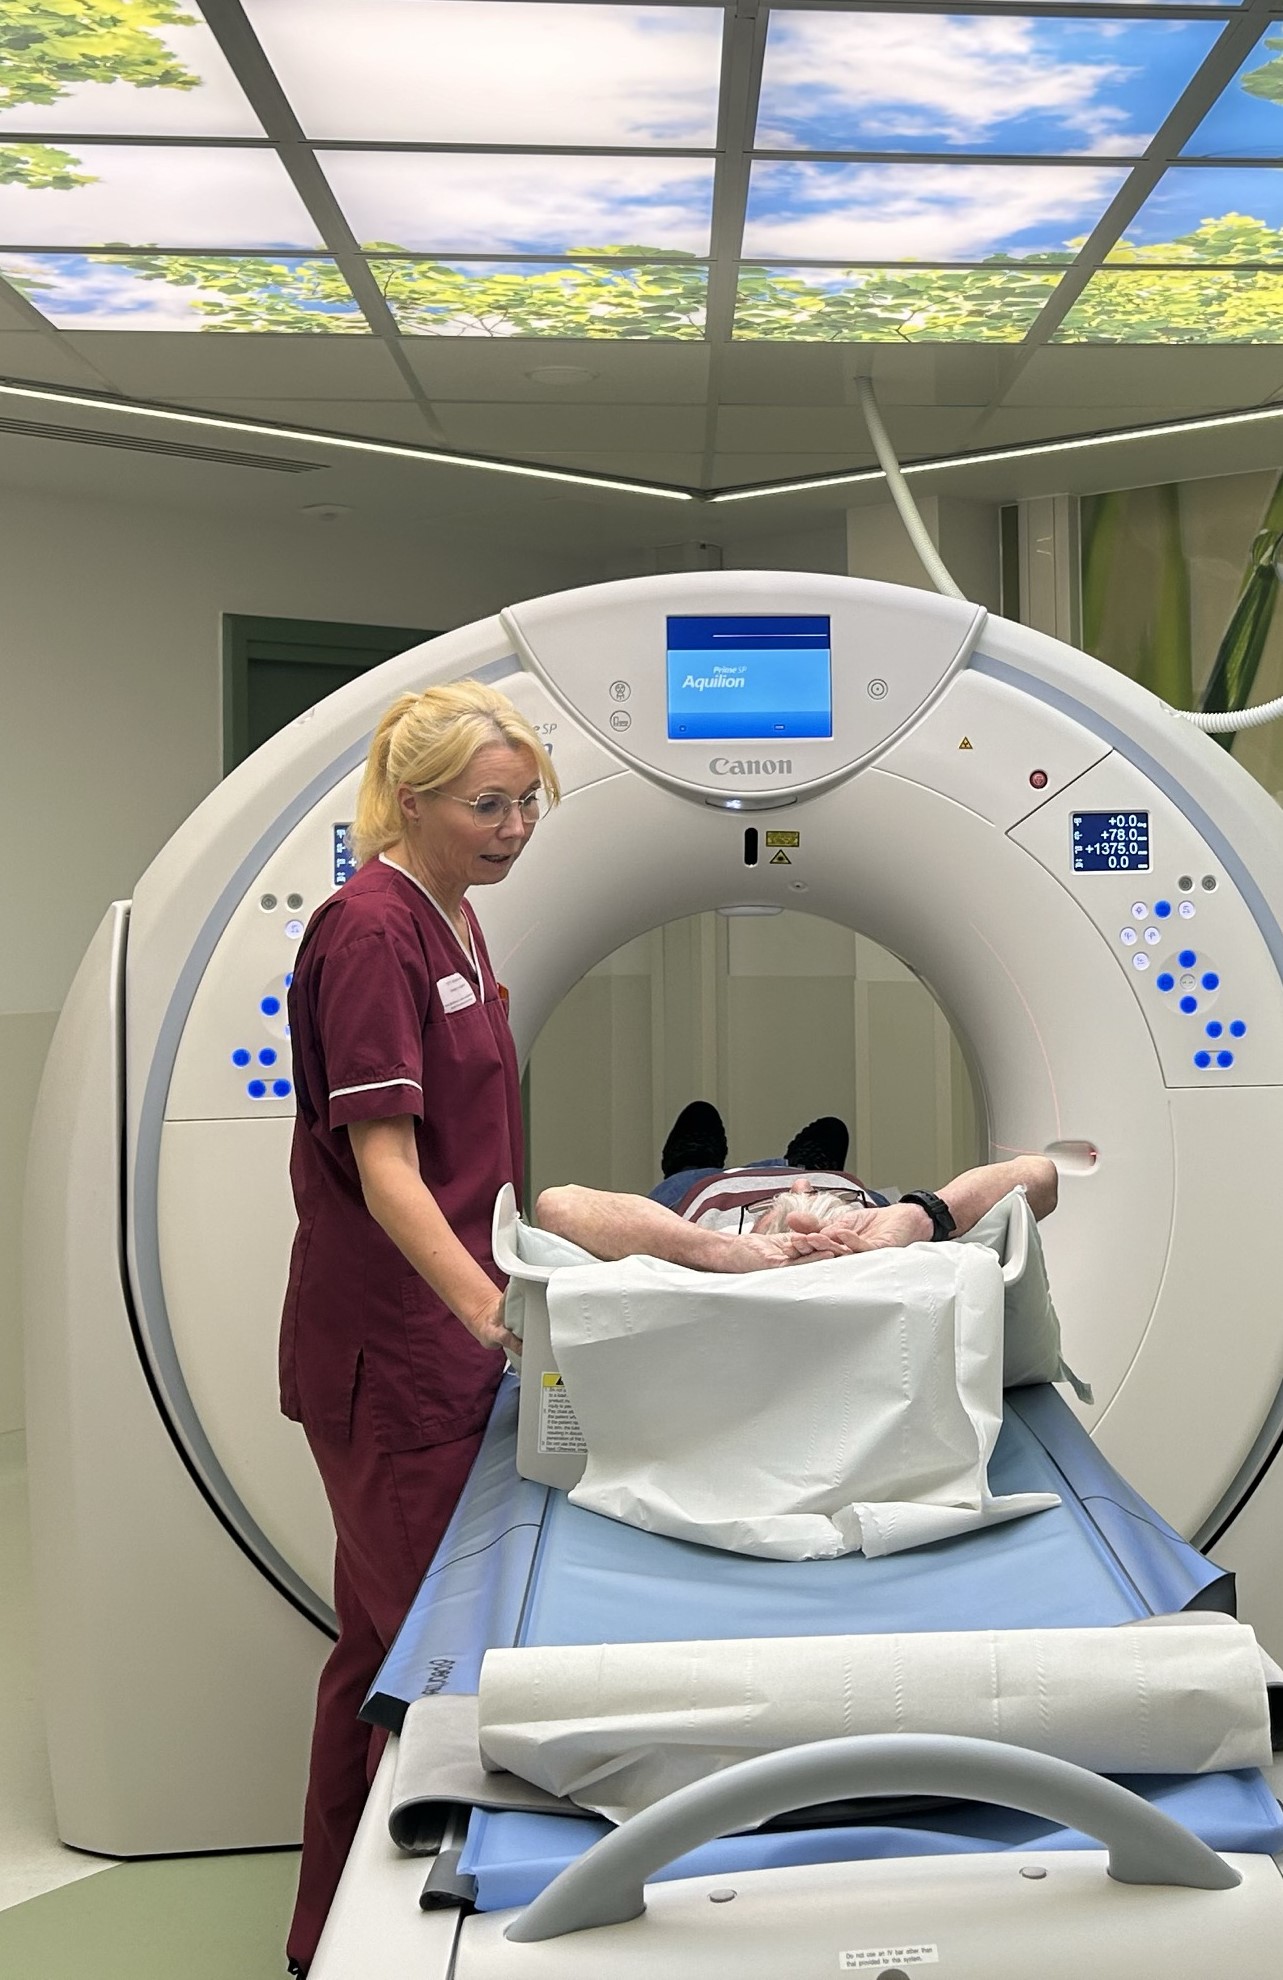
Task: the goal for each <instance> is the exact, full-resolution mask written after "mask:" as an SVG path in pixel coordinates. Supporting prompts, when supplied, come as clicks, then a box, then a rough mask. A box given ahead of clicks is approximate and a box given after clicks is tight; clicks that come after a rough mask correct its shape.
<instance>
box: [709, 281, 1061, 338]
mask: <svg viewBox="0 0 1283 1980" xmlns="http://www.w3.org/2000/svg"><path fill="white" fill-rule="evenodd" d="M1063 272H1064V271H1063V270H1062V269H1058V268H1057V269H1045V268H1039V269H1029V268H1022V267H1018V266H1017V267H1011V266H1009V265H1008V266H1000V267H995V268H858V269H856V268H851V269H841V270H839V269H833V268H741V269H740V276H739V286H738V293H737V296H736V305H735V328H734V333H733V334H734V336H735V337H736V338H737V339H739V340H754V341H758V342H761V341H766V340H772V341H780V342H789V343H795V342H799V341H800V342H810V343H857V344H863V343H871V344H889V343H895V344H904V343H910V344H930V343H948V344H968V343H981V344H1015V343H1019V341H1020V339H1021V338H1022V337H1023V336H1024V335H1025V332H1026V331H1027V330H1028V329H1029V327H1030V325H1031V324H1032V323H1033V321H1034V319H1035V317H1036V316H1037V315H1038V313H1039V311H1040V310H1041V309H1042V306H1043V304H1044V303H1045V302H1046V301H1047V300H1048V298H1049V296H1050V295H1051V293H1052V291H1053V289H1054V288H1055V287H1056V284H1057V283H1058V282H1059V280H1060V279H1061V276H1062V274H1063Z"/></svg>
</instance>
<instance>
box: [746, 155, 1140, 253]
mask: <svg viewBox="0 0 1283 1980" xmlns="http://www.w3.org/2000/svg"><path fill="white" fill-rule="evenodd" d="M1124 176H1125V174H1124V172H1123V170H1122V169H1120V168H1117V167H1115V168H1110V167H1108V166H1078V165H962V164H954V163H950V164H941V165H842V164H832V163H828V162H824V161H816V162H815V163H809V162H803V163H793V162H787V163H786V162H783V161H773V160H762V159H759V160H757V161H756V162H755V164H754V166H753V175H752V180H751V183H750V187H749V204H748V221H747V225H746V227H745V232H744V253H745V255H746V256H748V257H749V258H751V259H753V260H758V259H761V260H790V261H868V262H875V263H887V262H897V261H927V262H945V261H980V260H983V259H984V258H985V257H987V256H989V255H1003V256H1009V257H1023V256H1026V255H1032V254H1040V255H1046V256H1048V257H1051V258H1053V259H1055V260H1058V261H1070V260H1072V259H1073V256H1074V253H1075V243H1077V242H1081V241H1082V239H1083V238H1084V237H1085V236H1086V235H1087V234H1089V233H1090V232H1091V230H1092V228H1093V227H1094V226H1095V224H1096V222H1097V220H1099V218H1100V216H1101V214H1102V213H1103V212H1104V210H1105V208H1106V207H1107V206H1108V204H1109V202H1110V200H1111V199H1112V198H1113V196H1114V194H1115V193H1116V192H1117V190H1118V188H1119V186H1120V185H1121V184H1122V182H1123V178H1124Z"/></svg>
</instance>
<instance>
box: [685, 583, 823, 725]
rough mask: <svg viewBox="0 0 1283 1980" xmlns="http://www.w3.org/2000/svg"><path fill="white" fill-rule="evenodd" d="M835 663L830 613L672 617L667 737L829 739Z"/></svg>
mask: <svg viewBox="0 0 1283 1980" xmlns="http://www.w3.org/2000/svg"><path fill="white" fill-rule="evenodd" d="M830 658H831V645H830V634H829V621H828V617H827V615H825V616H824V617H796V616H785V615H783V614H781V615H779V616H772V617H766V618H749V617H740V616H738V615H736V616H735V617H733V618H702V619H670V620H669V621H668V734H669V737H670V739H671V740H672V741H674V742H694V741H708V742H712V741H716V742H737V741H740V740H741V739H747V738H750V737H752V738H759V739H761V740H766V739H768V738H779V739H781V740H782V739H784V738H786V737H789V736H831V735H832V734H833V691H832V677H831V669H830Z"/></svg>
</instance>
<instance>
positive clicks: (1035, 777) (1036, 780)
mask: <svg viewBox="0 0 1283 1980" xmlns="http://www.w3.org/2000/svg"><path fill="white" fill-rule="evenodd" d="M1029 782H1030V783H1031V785H1032V786H1033V788H1034V790H1036V791H1045V790H1046V788H1047V772H1046V771H1045V770H1031V771H1030V772H1029Z"/></svg>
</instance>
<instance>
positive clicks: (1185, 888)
mask: <svg viewBox="0 0 1283 1980" xmlns="http://www.w3.org/2000/svg"><path fill="white" fill-rule="evenodd" d="M1193 884H1194V882H1193V881H1192V880H1191V878H1190V876H1189V874H1188V873H1182V874H1181V877H1180V879H1179V880H1178V881H1177V882H1176V885H1177V886H1178V887H1179V888H1180V890H1181V892H1182V894H1188V892H1189V890H1190V888H1191V887H1192V886H1193Z"/></svg>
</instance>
